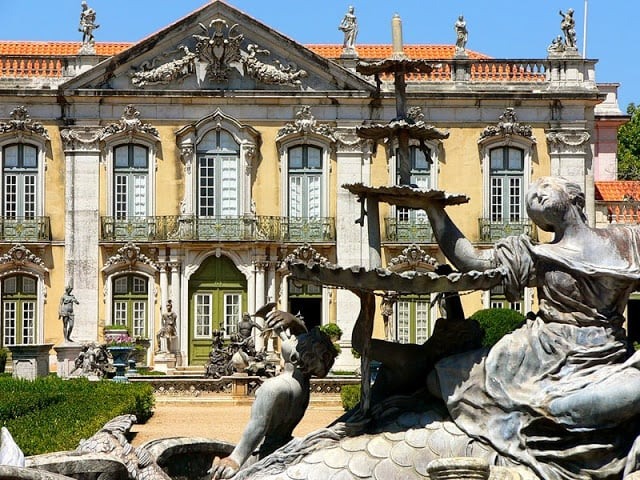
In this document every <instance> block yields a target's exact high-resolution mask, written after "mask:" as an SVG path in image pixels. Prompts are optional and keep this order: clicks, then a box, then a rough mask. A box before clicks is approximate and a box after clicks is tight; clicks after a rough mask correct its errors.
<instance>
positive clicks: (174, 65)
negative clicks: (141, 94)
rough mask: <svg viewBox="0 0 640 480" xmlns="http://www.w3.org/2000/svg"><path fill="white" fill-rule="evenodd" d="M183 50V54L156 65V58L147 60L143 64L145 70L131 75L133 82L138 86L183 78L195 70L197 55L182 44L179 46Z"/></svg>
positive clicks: (165, 82) (164, 82)
mask: <svg viewBox="0 0 640 480" xmlns="http://www.w3.org/2000/svg"><path fill="white" fill-rule="evenodd" d="M178 48H179V49H180V50H182V52H183V54H184V55H183V56H182V57H180V58H177V59H175V60H172V61H170V62H167V63H163V64H161V65H160V66H157V67H154V66H153V65H154V64H155V63H156V60H157V58H156V59H154V60H153V61H152V62H151V64H149V63H148V62H145V63H143V64H142V65H141V68H142V69H143V70H141V71H139V72H135V73H133V74H132V75H131V83H133V85H134V86H136V87H144V86H145V85H155V84H167V83H171V82H173V81H175V80H181V79H183V78H185V77H187V76H188V75H191V74H192V73H193V72H194V61H195V59H196V58H197V55H196V54H195V53H193V52H191V51H189V48H188V47H185V46H184V45H180V46H179V47H178Z"/></svg>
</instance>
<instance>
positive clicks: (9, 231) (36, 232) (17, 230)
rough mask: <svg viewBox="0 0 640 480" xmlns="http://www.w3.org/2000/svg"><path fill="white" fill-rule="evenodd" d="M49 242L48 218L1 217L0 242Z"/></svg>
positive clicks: (49, 226)
mask: <svg viewBox="0 0 640 480" xmlns="http://www.w3.org/2000/svg"><path fill="white" fill-rule="evenodd" d="M50 240H51V224H50V222H49V217H10V218H9V217H2V218H0V241H3V242H48V241H50Z"/></svg>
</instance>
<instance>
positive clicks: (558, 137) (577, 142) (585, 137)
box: [547, 131, 591, 152]
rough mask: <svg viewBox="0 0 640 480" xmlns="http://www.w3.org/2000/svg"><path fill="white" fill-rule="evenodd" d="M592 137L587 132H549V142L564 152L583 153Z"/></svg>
mask: <svg viewBox="0 0 640 480" xmlns="http://www.w3.org/2000/svg"><path fill="white" fill-rule="evenodd" d="M590 138H591V135H589V132H585V131H574V132H571V131H564V132H548V133H547V142H548V143H549V144H550V145H551V146H553V147H554V149H556V150H559V151H564V152H583V151H584V149H585V148H586V147H587V146H588V142H589V139H590Z"/></svg>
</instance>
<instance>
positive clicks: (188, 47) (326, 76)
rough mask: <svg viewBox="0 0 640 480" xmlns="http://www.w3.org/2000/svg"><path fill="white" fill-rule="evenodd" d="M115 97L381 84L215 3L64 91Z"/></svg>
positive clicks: (119, 56)
mask: <svg viewBox="0 0 640 480" xmlns="http://www.w3.org/2000/svg"><path fill="white" fill-rule="evenodd" d="M64 88H65V89H75V88H95V89H101V88H108V89H110V90H114V89H115V90H118V89H123V90H146V91H149V90H152V91H153V90H166V89H170V90H176V89H179V90H183V89H184V90H207V89H212V90H220V89H225V90H234V89H242V90H265V89H268V90H273V89H285V90H291V89H296V90H311V91H315V90H335V89H342V88H346V89H349V90H367V89H370V90H372V89H373V85H372V84H370V83H369V82H367V81H366V80H364V79H362V78H361V77H359V76H357V75H355V74H354V73H352V72H350V71H349V70H347V69H344V68H342V67H341V66H339V65H337V64H335V63H333V62H331V61H329V60H327V59H325V58H323V57H320V56H319V55H317V54H315V53H313V52H311V51H310V50H309V49H307V48H306V47H304V46H303V45H300V44H297V43H295V42H293V41H292V40H291V39H290V38H288V37H285V36H283V35H281V34H279V33H277V32H276V31H274V30H273V29H271V28H269V27H268V26H266V25H264V24H262V23H260V22H258V21H257V20H255V19H253V18H251V17H249V16H248V15H246V14H244V13H242V12H240V11H238V10H236V9H235V8H233V7H232V6H230V5H228V4H226V3H224V2H222V1H213V2H211V3H209V4H207V5H205V6H204V7H202V8H200V9H199V10H197V11H195V12H194V13H192V14H191V15H189V16H187V17H185V18H183V19H182V20H180V21H178V22H176V23H174V24H172V25H170V26H169V27H167V28H166V29H164V30H161V31H160V32H158V33H156V34H155V35H152V36H150V37H148V38H146V39H145V40H143V41H141V42H140V43H138V44H136V45H134V46H132V47H131V48H129V49H127V50H125V51H123V52H121V53H119V54H118V55H116V56H115V57H113V58H112V59H111V60H110V61H109V62H103V64H99V65H97V66H95V67H94V68H93V69H91V70H89V71H87V72H85V73H83V74H81V75H79V76H78V77H76V78H75V79H73V80H71V81H69V82H67V84H65V85H64Z"/></svg>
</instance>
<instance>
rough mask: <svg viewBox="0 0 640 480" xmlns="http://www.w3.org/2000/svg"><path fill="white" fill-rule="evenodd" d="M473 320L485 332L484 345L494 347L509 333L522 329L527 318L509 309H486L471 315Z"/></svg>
mask: <svg viewBox="0 0 640 480" xmlns="http://www.w3.org/2000/svg"><path fill="white" fill-rule="evenodd" d="M471 319H473V320H476V321H477V322H478V323H479V324H480V327H481V328H482V329H483V330H484V338H483V339H482V345H483V346H484V347H493V346H494V345H495V344H496V343H497V342H498V340H500V339H501V338H502V337H504V336H505V335H506V334H507V333H511V332H513V331H514V330H516V329H517V328H520V327H521V326H522V325H523V324H524V321H525V316H524V315H522V314H521V313H520V312H516V311H515V310H511V309H509V308H486V309H484V310H478V311H477V312H476V313H474V314H473V315H471Z"/></svg>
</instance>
